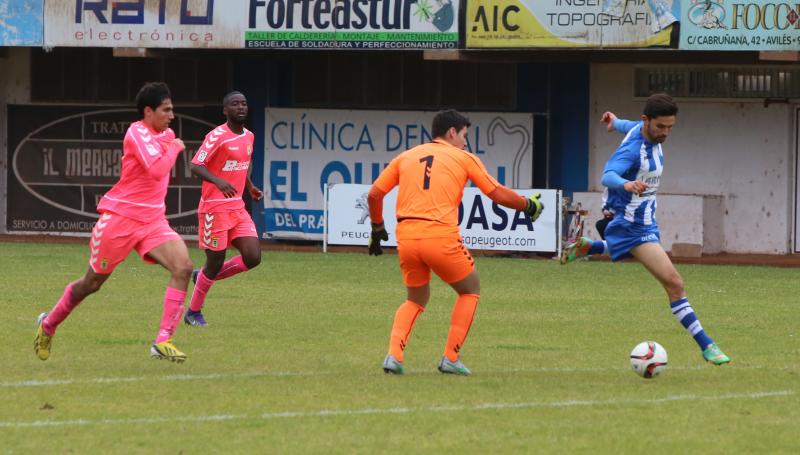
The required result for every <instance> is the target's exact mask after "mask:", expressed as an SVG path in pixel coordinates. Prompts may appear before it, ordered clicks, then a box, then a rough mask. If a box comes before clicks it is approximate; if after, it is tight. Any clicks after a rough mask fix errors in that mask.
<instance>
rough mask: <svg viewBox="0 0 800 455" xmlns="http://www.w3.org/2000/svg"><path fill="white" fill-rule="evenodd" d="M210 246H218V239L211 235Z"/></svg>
mask: <svg viewBox="0 0 800 455" xmlns="http://www.w3.org/2000/svg"><path fill="white" fill-rule="evenodd" d="M211 246H212V247H213V248H216V247H218V246H219V239H217V238H216V237H211Z"/></svg>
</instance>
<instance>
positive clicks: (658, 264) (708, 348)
mask: <svg viewBox="0 0 800 455" xmlns="http://www.w3.org/2000/svg"><path fill="white" fill-rule="evenodd" d="M631 254H633V256H634V257H635V258H636V259H638V260H639V262H641V263H642V265H644V267H645V268H646V269H647V270H648V271H649V272H650V273H651V274H652V275H653V276H654V277H655V278H656V279H657V280H658V281H659V282H660V283H661V285H662V286H664V290H665V291H666V293H667V296H668V297H669V301H670V309H671V310H672V314H673V315H674V316H675V318H676V319H677V320H678V322H680V323H681V325H682V326H683V327H684V328H685V329H686V331H687V332H689V334H690V335H692V337H693V338H694V340H695V342H697V345H698V346H699V347H700V350H701V351H702V352H703V358H704V359H705V360H706V361H707V362H711V363H713V364H715V365H722V364H724V363H728V362H730V358H729V357H728V356H727V355H725V353H724V352H722V350H721V349H720V348H719V347H718V346H717V345H716V343H714V341H713V340H712V339H711V337H709V336H708V335H706V332H705V330H704V329H703V326H702V325H701V324H700V321H699V320H698V319H697V315H696V314H695V312H694V309H693V308H692V305H691V304H689V299H688V298H687V297H686V291H685V289H684V286H683V278H681V275H680V273H678V270H677V269H676V268H675V265H674V264H672V261H671V260H670V259H669V256H667V253H666V252H665V251H664V248H662V247H661V245H660V244H658V243H643V244H641V245H638V246H636V247H635V248H634V249H633V250H631Z"/></svg>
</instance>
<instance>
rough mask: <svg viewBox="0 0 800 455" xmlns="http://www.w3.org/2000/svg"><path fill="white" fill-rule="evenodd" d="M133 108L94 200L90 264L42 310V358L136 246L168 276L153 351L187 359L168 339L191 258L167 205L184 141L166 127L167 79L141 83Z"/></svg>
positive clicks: (38, 348) (38, 345)
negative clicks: (115, 169)
mask: <svg viewBox="0 0 800 455" xmlns="http://www.w3.org/2000/svg"><path fill="white" fill-rule="evenodd" d="M136 109H137V110H138V112H139V116H140V117H141V120H139V121H137V122H134V123H132V124H131V126H130V127H128V130H127V132H126V133H125V139H124V141H123V155H122V171H121V175H120V178H119V181H118V182H117V183H116V184H115V185H114V186H113V187H112V188H111V189H110V190H109V191H108V192H107V193H106V194H105V195H104V196H103V198H102V199H101V200H100V203H99V204H98V205H97V211H98V212H99V213H100V214H101V216H100V219H98V220H97V223H96V224H95V226H94V229H93V230H92V237H91V241H90V243H89V249H90V257H89V269H88V270H87V271H86V274H85V275H84V276H83V277H82V278H80V279H78V280H77V281H73V282H72V283H70V284H68V285H67V287H66V288H65V289H64V293H63V295H62V296H61V299H59V301H58V303H56V305H55V306H54V307H53V309H52V310H50V312H49V313H42V314H41V315H40V316H39V327H38V330H37V333H36V340H35V341H34V345H33V347H34V352H35V353H36V355H37V356H38V357H39V358H40V359H42V360H47V359H48V358H49V357H50V348H51V345H52V338H53V336H54V335H55V332H56V329H57V328H58V326H59V325H60V324H61V323H62V322H63V321H64V320H65V319H66V318H67V316H69V314H70V313H71V312H72V311H73V310H74V309H75V308H76V307H77V306H78V305H79V304H80V303H81V301H83V299H85V298H86V297H87V296H88V295H90V294H93V293H95V292H97V291H98V290H99V289H100V287H101V286H102V285H103V283H105V281H106V280H107V279H108V277H109V276H111V272H113V271H114V269H115V268H116V267H117V265H119V264H120V263H121V262H122V261H124V260H125V258H126V257H127V256H128V253H130V252H131V250H134V249H135V250H136V252H137V253H139V255H140V256H141V257H142V259H143V260H144V261H145V262H146V263H150V264H155V263H158V264H160V265H161V266H163V267H164V268H166V269H167V270H169V272H170V274H171V277H170V280H169V283H168V284H167V290H166V293H165V295H164V311H163V315H162V318H161V325H160V327H159V331H158V335H157V336H156V340H155V342H154V343H153V345H152V346H151V347H150V355H151V356H153V357H156V358H161V359H168V360H171V361H173V362H179V363H180V362H183V361H184V360H186V354H184V353H183V352H181V351H180V350H178V348H176V347H175V345H174V344H172V335H173V334H174V332H175V329H176V327H177V325H178V321H180V317H181V314H182V313H183V302H184V300H185V299H186V289H187V287H188V286H189V279H190V278H191V274H192V262H191V260H190V259H189V251H188V250H187V248H186V244H185V243H184V242H183V240H182V239H181V238H180V236H179V235H178V234H177V233H176V232H175V231H174V230H172V228H171V227H170V226H169V223H167V219H166V216H165V213H166V206H165V205H164V198H165V197H166V195H167V185H168V184H169V178H170V170H171V169H172V166H173V164H174V163H175V159H176V158H177V156H178V154H179V153H180V152H181V151H183V149H184V148H185V146H184V144H183V141H181V140H180V139H178V138H176V137H175V133H174V132H173V131H172V129H170V128H169V124H170V122H171V121H172V120H173V119H174V118H175V115H174V113H173V107H172V100H171V95H170V91H169V87H167V85H166V84H164V83H161V82H151V83H147V84H145V85H144V86H143V87H142V88H141V89H140V90H139V93H138V94H137V95H136Z"/></svg>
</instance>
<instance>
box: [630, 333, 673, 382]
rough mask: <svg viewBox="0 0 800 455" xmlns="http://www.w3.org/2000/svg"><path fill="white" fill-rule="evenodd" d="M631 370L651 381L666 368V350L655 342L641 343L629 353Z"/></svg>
mask: <svg viewBox="0 0 800 455" xmlns="http://www.w3.org/2000/svg"><path fill="white" fill-rule="evenodd" d="M631 368H633V371H635V372H636V374H638V375H639V376H641V377H643V378H646V379H652V378H654V377H656V376H658V375H659V374H661V372H663V371H664V370H665V369H666V368H667V350H666V349H664V346H661V345H660V344H658V343H656V342H655V341H642V342H641V343H639V344H637V345H636V347H635V348H633V351H631Z"/></svg>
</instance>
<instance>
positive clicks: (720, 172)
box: [588, 64, 794, 254]
mask: <svg viewBox="0 0 800 455" xmlns="http://www.w3.org/2000/svg"><path fill="white" fill-rule="evenodd" d="M633 71H634V66H633V65H629V64H594V65H592V71H591V91H590V93H591V95H590V96H591V113H590V119H591V121H590V126H589V144H590V145H589V147H590V149H589V182H588V183H589V190H591V191H602V185H601V183H600V179H601V177H602V173H603V167H604V165H605V162H606V160H607V159H608V157H609V156H610V155H611V154H612V153H613V152H614V150H615V149H616V147H617V146H618V145H619V142H620V140H621V139H622V136H621V135H620V134H618V133H607V132H606V129H605V125H604V124H602V123H600V118H601V116H602V113H603V112H604V111H606V110H610V111H613V112H614V113H616V114H617V115H618V116H619V117H621V118H628V119H638V118H639V117H640V116H641V111H642V106H643V104H644V101H643V100H641V99H635V98H634V96H633V93H634V90H633V88H634V79H633ZM678 106H679V109H680V112H679V113H678V123H677V124H676V126H675V128H674V129H673V131H672V134H671V135H670V137H669V139H668V140H667V142H666V143H665V144H664V159H665V167H664V175H663V176H662V179H661V187H660V188H659V192H662V193H671V194H697V195H718V196H722V198H723V206H724V212H723V213H724V214H725V215H724V217H725V218H724V224H725V226H724V229H723V232H724V234H723V235H724V240H723V242H722V250H723V251H725V252H730V253H772V254H775V253H788V252H789V249H790V243H791V238H792V237H791V228H792V220H793V205H794V203H793V201H794V174H793V172H794V171H793V164H794V154H793V153H794V152H793V151H792V145H791V144H792V141H793V139H792V137H791V135H792V134H793V133H792V129H791V126H792V111H791V109H790V106H789V105H787V104H770V105H769V106H767V107H765V106H764V104H763V102H762V100H755V102H752V101H748V102H737V101H733V100H731V101H718V100H717V101H708V100H700V99H692V100H686V99H678ZM659 223H660V224H661V225H662V226H665V225H666V224H668V223H680V219H672V218H670V219H663V218H662V219H659Z"/></svg>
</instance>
